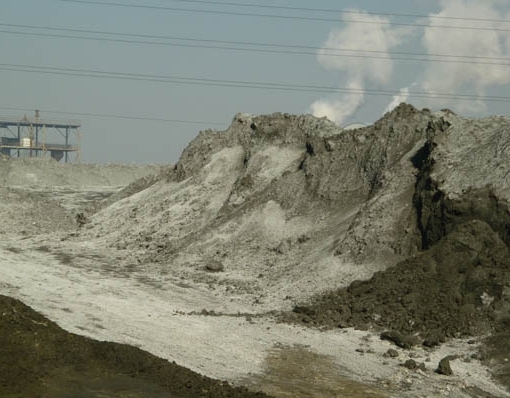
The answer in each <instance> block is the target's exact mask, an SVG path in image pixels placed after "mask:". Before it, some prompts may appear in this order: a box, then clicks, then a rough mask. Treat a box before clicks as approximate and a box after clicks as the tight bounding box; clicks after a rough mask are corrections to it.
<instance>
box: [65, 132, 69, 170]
mask: <svg viewBox="0 0 510 398" xmlns="http://www.w3.org/2000/svg"><path fill="white" fill-rule="evenodd" d="M68 145H69V127H66V151H65V162H66V163H67V159H68V156H67V155H68V154H69V151H68V149H69V148H68Z"/></svg>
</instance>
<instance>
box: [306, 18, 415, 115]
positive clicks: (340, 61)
mask: <svg viewBox="0 0 510 398" xmlns="http://www.w3.org/2000/svg"><path fill="white" fill-rule="evenodd" d="M351 11H355V13H354V14H353V13H349V14H346V17H345V18H344V22H345V27H344V28H343V29H334V30H332V31H331V32H330V34H329V37H328V39H327V40H326V41H325V42H324V44H323V46H322V48H321V50H319V52H318V54H317V59H318V61H319V63H320V64H321V65H322V66H323V67H325V68H326V69H331V70H336V71H339V72H341V73H342V74H343V75H345V79H344V80H343V82H342V83H341V85H342V86H343V87H347V88H348V89H349V90H352V91H351V92H350V93H347V94H345V95H343V96H341V97H340V98H327V99H321V100H318V101H316V102H314V103H313V104H312V105H311V106H310V109H311V111H312V113H313V114H314V115H315V116H318V117H322V116H326V117H328V118H329V119H331V120H333V121H335V122H336V123H338V124H342V123H344V122H345V120H346V119H347V118H348V117H349V116H351V115H352V114H354V112H356V110H357V109H358V108H359V106H361V104H363V101H364V94H363V90H364V88H365V84H366V83H372V84H378V85H384V84H386V83H388V82H389V80H390V78H391V76H392V73H393V61H392V60H391V59H381V58H376V57H371V58H361V57H351V56H345V55H353V53H351V54H349V52H348V51H342V52H338V51H335V50H332V49H335V48H336V49H352V50H357V51H359V50H373V49H377V50H378V51H380V53H378V55H379V56H380V57H383V58H384V57H386V56H388V55H389V54H388V52H389V51H390V50H391V49H392V48H393V47H395V46H397V45H399V44H400V43H401V41H402V39H403V37H404V33H405V32H404V31H403V30H401V29H395V28H394V27H391V25H387V24H386V22H389V21H388V19H387V18H383V17H380V16H374V15H370V14H367V13H366V12H363V11H356V10H351ZM349 20H353V21H356V20H363V21H369V22H372V23H355V22H349ZM338 54H342V55H344V56H338ZM354 55H359V54H358V53H356V54H354Z"/></svg>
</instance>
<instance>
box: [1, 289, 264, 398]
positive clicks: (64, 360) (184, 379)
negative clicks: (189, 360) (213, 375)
mask: <svg viewBox="0 0 510 398" xmlns="http://www.w3.org/2000/svg"><path fill="white" fill-rule="evenodd" d="M0 313H1V314H2V316H0V341H1V342H2V344H1V345H0V395H1V396H2V397H7V396H8V397H36V396H37V397H71V396H76V397H78V396H80V397H82V396H83V397H84V396H87V397H89V396H90V397H99V396H101V397H105V396H108V397H113V396H115V397H144V398H148V397H158V398H159V397H183V398H184V397H211V398H212V397H232V398H234V397H265V396H267V395H265V394H262V393H253V392H250V391H248V390H246V389H244V388H239V387H236V388H234V387H231V386H230V385H229V384H228V383H226V382H222V381H218V380H212V379H210V378H208V377H204V376H201V375H198V374H196V373H194V372H192V371H190V370H188V369H185V368H183V367H181V366H178V365H176V364H175V363H169V362H168V361H165V360H163V359H161V358H157V357H156V356H154V355H151V354H149V353H147V352H144V351H142V350H140V349H138V348H135V347H130V346H127V345H122V344H115V343H108V342H99V341H94V340H91V339H88V338H86V337H82V336H77V335H75V334H72V333H68V332H65V331H64V330H62V329H61V328H59V327H58V326H57V325H56V324H55V323H53V322H51V321H50V320H48V319H46V318H44V317H43V316H42V315H40V314H38V313H37V312H35V311H33V310H32V309H31V308H30V307H27V306H26V305H24V304H22V303H21V302H19V301H17V300H14V299H11V298H9V297H5V296H1V295H0Z"/></svg>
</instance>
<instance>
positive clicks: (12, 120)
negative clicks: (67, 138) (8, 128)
mask: <svg viewBox="0 0 510 398" xmlns="http://www.w3.org/2000/svg"><path fill="white" fill-rule="evenodd" d="M26 123H28V124H34V125H40V126H44V125H69V126H81V122H80V121H79V120H57V119H42V118H37V119H36V118H35V117H30V118H29V117H21V118H20V117H16V116H5V117H4V116H0V125H2V124H14V125H17V124H26Z"/></svg>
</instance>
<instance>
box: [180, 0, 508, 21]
mask: <svg viewBox="0 0 510 398" xmlns="http://www.w3.org/2000/svg"><path fill="white" fill-rule="evenodd" d="M171 1H175V2H181V3H198V4H208V5H226V6H235V7H249V8H266V9H273V10H289V11H305V12H322V13H342V14H356V15H358V14H359V11H354V10H342V9H331V8H308V7H291V6H275V5H269V4H264V5H262V4H255V3H236V2H231V1H207V0H171ZM363 14H367V15H374V16H384V17H403V18H418V19H423V18H430V19H442V20H456V21H476V22H497V23H510V20H507V19H490V18H469V17H449V16H443V15H420V14H397V13H391V12H371V11H363Z"/></svg>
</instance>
